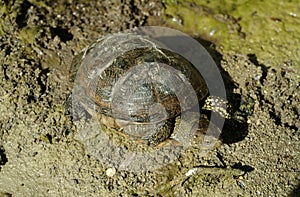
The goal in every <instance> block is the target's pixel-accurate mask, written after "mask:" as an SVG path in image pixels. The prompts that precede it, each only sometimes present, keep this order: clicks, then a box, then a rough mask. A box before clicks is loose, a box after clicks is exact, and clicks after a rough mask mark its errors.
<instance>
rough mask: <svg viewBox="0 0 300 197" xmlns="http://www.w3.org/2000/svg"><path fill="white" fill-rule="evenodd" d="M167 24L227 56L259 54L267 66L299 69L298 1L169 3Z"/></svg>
mask: <svg viewBox="0 0 300 197" xmlns="http://www.w3.org/2000/svg"><path fill="white" fill-rule="evenodd" d="M165 5H166V9H165V12H164V17H165V21H166V23H167V24H168V25H171V26H172V27H175V28H178V29H180V30H182V31H185V32H187V33H190V34H192V35H195V36H199V35H200V36H202V37H204V38H205V39H208V40H210V41H212V42H214V43H216V45H217V46H218V47H219V48H220V49H222V50H223V51H224V52H226V53H231V54H256V56H257V59H258V61H259V62H262V63H263V64H265V65H267V66H274V67H279V68H281V67H283V66H285V65H286V64H287V62H288V63H289V64H290V63H291V64H292V65H294V66H296V68H300V44H299V43H300V4H299V2H297V1H284V2H280V1H276V0H271V1H249V0H228V1H224V0H223V1H203V0H194V1H191V0H187V1H183V0H178V1H174V0H166V1H165Z"/></svg>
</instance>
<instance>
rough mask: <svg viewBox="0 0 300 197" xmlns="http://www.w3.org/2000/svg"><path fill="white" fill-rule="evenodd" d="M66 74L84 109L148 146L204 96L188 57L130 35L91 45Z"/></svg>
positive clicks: (204, 89)
mask: <svg viewBox="0 0 300 197" xmlns="http://www.w3.org/2000/svg"><path fill="white" fill-rule="evenodd" d="M122 40H125V42H122ZM149 43H151V44H149ZM70 78H71V80H72V81H74V83H75V84H76V85H77V87H78V91H77V92H78V93H77V94H76V95H80V96H79V97H78V98H77V100H78V101H79V103H81V104H82V105H83V106H84V107H85V108H86V110H87V111H88V112H91V113H96V114H98V115H100V117H101V122H102V123H103V124H105V125H106V126H109V127H112V128H122V129H124V131H125V133H127V134H130V135H132V136H135V137H137V138H140V139H146V140H148V142H149V143H150V144H157V143H160V142H162V141H164V140H165V139H166V138H168V137H170V135H171V134H172V127H173V126H174V125H173V123H174V120H175V118H176V117H177V116H179V115H180V114H181V113H183V112H186V111H189V110H192V109H193V107H197V106H198V103H199V101H201V100H202V99H204V97H206V95H207V94H208V88H207V85H206V83H205V81H204V79H203V77H202V76H201V74H200V73H199V71H198V70H197V69H196V68H195V67H194V66H193V65H192V64H191V63H190V62H189V61H187V60H186V59H185V58H184V57H182V56H180V55H178V54H176V53H174V52H172V51H170V50H167V49H163V48H161V47H160V46H159V44H157V43H153V41H152V40H151V39H150V38H149V39H147V38H145V37H140V36H137V35H134V34H132V35H130V34H117V35H115V38H112V37H105V38H102V39H100V40H98V41H96V42H95V43H93V44H92V45H91V46H89V47H88V48H86V49H85V50H84V51H83V52H82V53H81V54H79V55H78V56H77V57H76V58H75V59H74V62H73V64H72V68H71V72H70ZM150 139H151V140H150Z"/></svg>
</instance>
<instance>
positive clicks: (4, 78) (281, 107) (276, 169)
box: [0, 0, 300, 196]
mask: <svg viewBox="0 0 300 197" xmlns="http://www.w3.org/2000/svg"><path fill="white" fill-rule="evenodd" d="M187 2H188V4H186V3H182V1H165V3H162V2H160V1H155V0H142V1H134V0H124V1H106V0H104V1H98V2H97V1H88V2H86V1H83V0H82V1H81V0H65V1H57V2H52V1H48V0H46V1H35V0H15V1H6V0H4V1H3V0H2V1H0V16H1V17H0V65H1V67H0V83H1V84H0V111H1V116H0V128H1V130H0V139H1V141H0V196H299V195H300V178H299V175H300V163H299V160H300V155H299V151H300V142H299V127H300V121H299V111H300V108H299V106H300V105H299V104H300V102H299V100H300V96H299V95H300V91H299V81H300V75H299V74H300V59H299V58H300V36H299V35H300V33H299V31H300V30H299V25H300V18H299V17H300V8H299V5H298V3H297V2H296V1H295V2H292V1H290V2H289V3H287V4H284V3H282V4H280V3H279V4H276V3H274V2H273V4H271V5H270V6H274V7H270V8H268V7H265V6H264V5H263V3H261V4H262V5H257V4H253V5H251V4H249V3H248V4H243V3H244V1H240V3H232V4H229V3H228V4H226V5H223V4H216V3H210V2H209V1H205V3H201V2H200V1H195V2H190V1H187ZM229 2H231V1H229ZM245 5H246V6H245ZM268 5H269V4H267V6H268ZM222 6H223V7H222ZM243 6H244V7H243ZM276 7H277V8H278V7H282V8H284V9H276ZM267 9H269V10H270V13H271V14H270V16H269V15H266V14H262V13H264V12H263V10H267ZM237 10H238V11H237ZM249 10H250V11H249ZM249 13H250V14H249ZM191 17H192V18H191ZM191 19H193V20H191ZM198 19H199V20H202V22H203V23H202V26H201V25H200V24H198V23H197V24H195V23H191V21H197V20H198ZM259 21H262V23H259ZM145 24H156V25H163V26H170V27H173V28H176V29H180V30H182V31H184V32H186V33H189V34H190V35H191V36H193V37H194V38H195V39H197V40H199V42H200V43H202V44H203V45H204V46H205V47H206V48H207V49H208V51H209V52H210V53H211V55H212V56H213V58H214V59H215V61H216V63H217V64H218V65H219V67H220V69H221V70H222V73H223V76H224V81H225V84H226V88H227V93H228V97H229V98H228V99H229V100H230V101H232V102H233V103H237V102H240V101H241V104H242V107H243V106H244V111H245V112H246V113H247V117H245V121H244V122H243V124H237V123H236V122H234V121H228V122H227V123H226V124H225V128H224V131H223V134H222V137H223V144H222V145H221V146H220V147H218V148H216V149H215V150H212V151H211V152H210V153H209V154H208V155H206V156H205V157H204V158H203V157H197V154H195V153H193V152H191V153H190V154H186V155H183V156H181V157H180V158H179V159H178V160H177V161H175V162H174V163H172V164H170V165H168V166H165V167H164V168H162V169H159V170H157V171H153V172H152V171H148V172H144V173H132V172H126V171H118V170H117V171H116V173H115V174H114V175H113V176H112V177H110V176H107V169H108V168H109V167H110V166H107V165H105V164H103V163H101V162H100V161H99V160H97V158H95V157H94V156H93V155H90V154H89V152H88V151H87V150H86V149H85V146H84V145H83V144H82V142H80V140H77V139H76V137H75V136H76V128H75V126H74V124H73V122H72V119H71V117H70V116H68V115H66V109H65V107H64V103H65V101H66V98H67V96H68V95H69V93H70V92H71V89H72V84H71V83H70V82H69V80H68V70H69V68H70V65H71V61H72V59H73V57H74V56H75V55H76V54H78V53H79V52H80V50H81V49H83V48H84V47H85V46H86V45H88V44H90V43H91V42H92V41H93V40H95V39H96V38H98V37H100V36H101V35H105V34H107V33H112V32H118V31H121V30H125V29H128V28H131V27H134V26H141V25H145ZM203 27H205V28H203ZM262 30H263V31H262ZM222 35H223V37H222ZM245 106H246V107H245ZM195 166H211V167H213V168H212V170H211V171H209V172H202V173H201V172H200V173H197V174H195V175H193V176H191V177H190V178H188V179H187V178H185V177H184V176H185V175H184V174H185V173H186V172H187V171H188V170H189V169H192V168H193V167H195ZM223 168H227V169H237V170H240V171H243V172H244V173H243V174H242V176H240V177H236V176H233V175H234V174H231V173H228V172H225V171H222V169H223ZM216 169H217V170H216ZM220 169H221V170H220ZM215 171H217V172H216V173H213V172H215ZM158 191H159V192H158Z"/></svg>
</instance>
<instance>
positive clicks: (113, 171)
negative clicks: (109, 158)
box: [106, 168, 117, 177]
mask: <svg viewBox="0 0 300 197" xmlns="http://www.w3.org/2000/svg"><path fill="white" fill-rule="evenodd" d="M116 172H117V170H116V168H108V169H107V170H106V176H108V177H113V176H114V175H115V174H116Z"/></svg>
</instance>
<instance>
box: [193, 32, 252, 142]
mask: <svg viewBox="0 0 300 197" xmlns="http://www.w3.org/2000/svg"><path fill="white" fill-rule="evenodd" d="M195 39H196V40H197V41H198V42H199V43H201V44H202V46H204V48H205V49H206V50H207V51H208V52H209V54H210V55H211V57H212V58H213V59H214V61H215V63H216V64H217V66H218V68H219V70H220V72H221V75H222V77H223V80H224V85H225V88H226V94H227V100H228V103H229V104H230V105H231V106H230V108H229V111H230V113H231V114H232V118H231V119H226V120H225V123H224V127H223V130H222V134H221V137H222V141H223V143H225V144H231V143H236V142H239V141H242V140H243V139H245V137H246V136H247V135H248V123H247V117H248V116H249V115H251V113H252V111H253V103H254V102H253V100H252V98H247V97H246V96H245V95H241V94H236V93H234V92H233V91H234V89H235V88H237V84H236V83H235V82H234V81H233V80H232V78H231V76H230V75H229V73H228V72H226V71H225V70H224V69H223V68H222V67H221V60H222V59H223V57H222V54H220V53H219V52H218V51H216V50H215V49H214V44H213V43H212V42H210V41H207V40H204V39H202V38H199V37H196V38H195Z"/></svg>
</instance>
